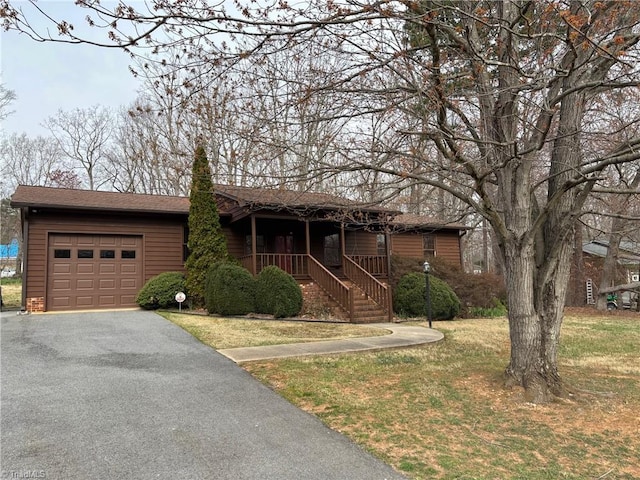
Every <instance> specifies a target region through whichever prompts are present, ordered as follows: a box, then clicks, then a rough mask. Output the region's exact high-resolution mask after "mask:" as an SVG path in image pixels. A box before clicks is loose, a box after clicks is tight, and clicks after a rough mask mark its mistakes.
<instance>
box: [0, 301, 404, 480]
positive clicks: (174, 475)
mask: <svg viewBox="0 0 640 480" xmlns="http://www.w3.org/2000/svg"><path fill="white" fill-rule="evenodd" d="M0 333H1V357H0V360H1V381H2V392H1V395H2V398H1V403H0V408H1V417H2V423H1V449H2V453H1V456H2V457H1V460H2V461H1V468H2V478H44V479H47V480H50V479H129V478H140V479H172V480H175V479H234V480H235V479H278V480H282V479H296V480H301V479H322V480H328V479H345V480H351V479H354V480H355V479H367V480H370V479H385V478H386V479H392V478H398V479H399V478H404V477H402V476H401V475H399V474H398V473H396V472H395V471H393V470H392V469H391V468H390V467H388V466H387V465H385V464H384V463H382V462H380V461H378V460H376V459H375V458H373V457H372V456H371V455H369V454H368V453H366V452H364V451H363V450H361V449H360V448H359V447H358V446H356V445H355V444H353V443H352V442H350V441H349V440H348V439H346V437H344V436H342V435H340V434H338V433H336V432H333V431H331V430H329V429H328V428H326V427H325V426H324V425H323V424H322V423H321V422H319V421H318V420H317V419H315V418H314V417H312V416H310V415H308V414H306V413H304V412H302V411H301V410H299V409H297V408H296V407H294V406H293V405H291V404H290V403H288V402H287V401H285V400H283V399H282V398H281V397H279V396H278V395H277V394H275V393H274V392H273V391H271V390H270V389H268V388H267V387H265V386H263V385H262V384H260V383H259V382H258V381H256V380H254V379H253V378H252V377H251V376H250V375H249V374H247V373H246V372H245V371H244V370H242V369H241V368H240V367H238V366H237V365H236V364H234V363H233V362H232V361H231V360H228V359H227V358H225V357H223V356H222V355H220V354H219V353H217V352H216V351H214V350H212V349H210V348H209V347H206V346H204V345H202V344H201V343H200V342H198V341H197V340H195V339H194V338H193V337H191V336H190V335H189V334H187V333H186V332H184V331H183V330H181V329H180V328H178V327H176V326H175V325H173V324H171V323H170V322H168V321H166V320H164V319H163V318H161V317H159V316H157V315H155V314H154V313H151V312H144V311H121V312H100V313H74V314H55V315H30V316H29V315H25V316H19V315H16V314H15V313H14V312H9V313H3V314H2V327H1V332H0Z"/></svg>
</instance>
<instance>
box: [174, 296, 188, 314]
mask: <svg viewBox="0 0 640 480" xmlns="http://www.w3.org/2000/svg"><path fill="white" fill-rule="evenodd" d="M186 299H187V296H186V295H185V294H184V292H178V293H176V302H178V311H180V312H181V311H182V302H184V301H185V300H186Z"/></svg>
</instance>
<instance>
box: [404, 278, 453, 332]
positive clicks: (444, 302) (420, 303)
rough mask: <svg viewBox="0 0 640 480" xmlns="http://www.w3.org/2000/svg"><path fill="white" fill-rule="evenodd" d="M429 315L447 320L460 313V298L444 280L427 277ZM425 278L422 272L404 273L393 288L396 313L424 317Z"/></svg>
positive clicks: (425, 312) (425, 307)
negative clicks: (429, 303) (429, 302)
mask: <svg viewBox="0 0 640 480" xmlns="http://www.w3.org/2000/svg"><path fill="white" fill-rule="evenodd" d="M429 284H430V285H429V286H430V288H429V291H430V294H431V315H432V318H433V319H434V320H449V319H452V318H454V317H455V316H456V315H458V314H459V313H460V300H459V299H458V297H457V296H456V294H455V293H454V292H453V290H451V287H449V285H447V284H446V283H445V282H444V281H442V280H440V279H439V278H437V277H434V276H433V275H431V276H430V277H429ZM425 292H426V280H425V276H424V274H421V273H417V272H414V273H408V274H406V275H404V276H403V277H402V278H401V279H400V281H399V282H398V285H397V286H396V288H395V290H394V295H393V305H394V309H395V311H396V313H398V315H401V316H407V317H417V316H419V317H426V315H427V303H426V299H425Z"/></svg>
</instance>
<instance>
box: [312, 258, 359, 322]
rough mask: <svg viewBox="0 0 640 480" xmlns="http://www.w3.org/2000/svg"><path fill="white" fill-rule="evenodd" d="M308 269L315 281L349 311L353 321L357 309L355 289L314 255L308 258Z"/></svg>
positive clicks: (350, 318)
mask: <svg viewBox="0 0 640 480" xmlns="http://www.w3.org/2000/svg"><path fill="white" fill-rule="evenodd" d="M308 269H309V270H308V271H309V276H310V277H311V278H312V279H313V281H314V282H316V283H317V284H318V286H320V288H322V289H323V290H324V291H325V292H326V293H327V295H329V296H330V297H331V298H332V299H333V300H334V301H335V302H336V303H337V304H338V305H340V306H341V307H342V308H343V309H344V310H345V311H346V312H347V314H348V315H349V321H350V322H352V321H353V313H354V309H355V308H354V298H353V291H352V290H351V289H350V288H349V287H348V286H347V285H345V284H344V283H343V282H341V281H340V279H339V278H338V277H336V276H335V275H334V274H333V273H331V272H330V271H329V270H327V269H326V268H325V267H324V265H322V264H321V263H320V262H318V261H317V260H316V259H315V258H313V257H312V256H309V259H308Z"/></svg>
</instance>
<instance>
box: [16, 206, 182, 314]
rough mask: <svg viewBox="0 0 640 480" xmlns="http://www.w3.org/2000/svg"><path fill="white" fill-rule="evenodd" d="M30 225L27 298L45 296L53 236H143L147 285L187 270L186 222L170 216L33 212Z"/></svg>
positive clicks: (26, 283)
mask: <svg viewBox="0 0 640 480" xmlns="http://www.w3.org/2000/svg"><path fill="white" fill-rule="evenodd" d="M28 221H29V231H28V245H27V252H28V254H27V259H26V275H27V278H26V281H25V297H26V298H30V297H45V295H46V289H47V285H46V281H47V245H48V235H49V234H50V233H78V234H81V233H85V234H93V235H100V234H105V235H106V234H109V235H140V236H142V237H143V279H144V282H146V281H147V280H149V279H150V278H151V277H153V276H155V275H158V274H160V273H162V272H168V271H183V270H184V261H183V258H182V252H183V248H182V247H183V234H184V225H185V223H186V218H182V217H173V216H167V215H165V216H162V217H161V216H158V217H155V218H151V217H149V216H144V217H136V216H132V215H129V216H117V215H106V214H100V215H97V214H91V215H89V214H84V213H77V212H64V213H63V214H56V213H48V212H43V213H33V212H32V213H30V215H29V220H28ZM45 308H46V306H45Z"/></svg>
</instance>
